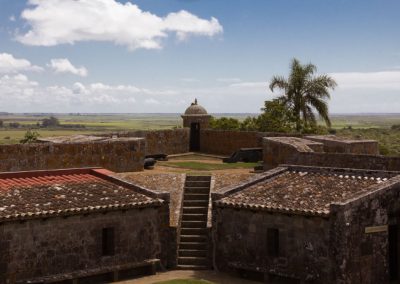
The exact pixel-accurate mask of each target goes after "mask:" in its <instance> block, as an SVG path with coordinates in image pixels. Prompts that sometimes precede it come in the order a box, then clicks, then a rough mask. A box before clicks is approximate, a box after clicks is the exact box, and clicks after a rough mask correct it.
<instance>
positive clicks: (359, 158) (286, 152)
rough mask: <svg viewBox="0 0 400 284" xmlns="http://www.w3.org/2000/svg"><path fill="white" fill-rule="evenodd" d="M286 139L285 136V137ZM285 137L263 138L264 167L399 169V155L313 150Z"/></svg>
mask: <svg viewBox="0 0 400 284" xmlns="http://www.w3.org/2000/svg"><path fill="white" fill-rule="evenodd" d="M285 139H286V138H285ZM285 139H279V138H278V139H274V138H268V137H266V138H263V161H264V169H266V170H268V169H271V168H274V167H277V166H278V165H281V164H292V165H305V166H317V167H336V168H354V169H371V170H386V171H399V170H400V157H385V156H379V155H362V154H347V153H324V152H315V151H313V149H307V148H301V147H300V148H299V147H295V145H293V143H290V142H288V141H285Z"/></svg>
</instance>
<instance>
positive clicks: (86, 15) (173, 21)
mask: <svg viewBox="0 0 400 284" xmlns="http://www.w3.org/2000/svg"><path fill="white" fill-rule="evenodd" d="M29 4H30V6H31V7H29V8H27V9H25V10H24V11H23V12H22V15H21V17H22V18H23V19H24V20H26V21H27V22H28V24H29V25H30V30H29V31H27V32H26V33H25V34H18V35H17V36H16V39H17V40H18V41H20V42H21V43H24V44H27V45H39V46H54V45H58V44H73V43H75V42H80V41H108V42H113V43H114V44H117V45H124V46H127V47H128V48H129V49H130V50H135V49H138V48H145V49H160V48H162V45H161V40H162V39H163V38H166V37H168V33H169V32H173V33H176V36H177V37H178V39H180V40H183V39H186V38H187V37H188V36H190V35H200V36H209V37H212V36H214V35H217V34H219V33H222V31H223V28H222V26H221V25H220V23H219V22H218V20H217V19H215V18H213V17H212V18H211V19H210V20H205V19H201V18H199V17H197V16H196V15H193V14H191V13H189V12H187V11H183V10H182V11H179V12H177V13H170V14H168V15H167V16H166V17H159V16H157V15H155V14H152V13H150V12H145V11H142V10H141V9H140V8H139V7H138V6H137V5H134V4H132V3H130V2H127V3H125V4H123V3H119V2H117V1H115V0H90V1H88V0H76V1H65V0H46V1H45V0H30V1H29Z"/></svg>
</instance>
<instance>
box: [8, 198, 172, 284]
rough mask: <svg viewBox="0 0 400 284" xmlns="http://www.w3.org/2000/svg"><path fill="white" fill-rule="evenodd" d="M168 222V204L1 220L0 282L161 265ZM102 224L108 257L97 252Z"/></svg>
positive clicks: (99, 251) (165, 249) (100, 251)
mask: <svg viewBox="0 0 400 284" xmlns="http://www.w3.org/2000/svg"><path fill="white" fill-rule="evenodd" d="M164 207H165V208H164ZM164 213H166V214H164ZM168 222H169V220H168V205H162V206H160V207H147V208H141V209H129V210H127V211H124V212H123V211H120V210H116V211H109V212H107V213H91V214H85V215H73V216H69V217H53V218H47V219H32V220H27V221H24V222H5V223H3V224H1V229H0V283H9V282H7V281H13V280H17V281H18V280H24V279H30V278H35V277H42V276H49V275H55V274H66V273H70V272H73V271H78V270H82V269H97V268H98V269H100V270H101V268H106V267H109V266H118V265H125V264H133V263H140V262H143V261H144V260H149V259H155V258H158V259H161V262H162V263H163V264H164V265H165V264H166V261H167V259H166V258H167V257H168V256H167V252H168V244H167V241H168V242H169V241H173V240H171V239H169V237H168V235H166V234H168V231H167V230H168ZM106 227H114V232H115V254H114V255H113V256H102V229H103V228H106ZM6 279H8V280H6Z"/></svg>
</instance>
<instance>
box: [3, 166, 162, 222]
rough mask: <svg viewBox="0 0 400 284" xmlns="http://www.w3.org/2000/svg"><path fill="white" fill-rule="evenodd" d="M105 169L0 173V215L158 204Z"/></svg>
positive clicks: (159, 201)
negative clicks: (111, 177)
mask: <svg viewBox="0 0 400 284" xmlns="http://www.w3.org/2000/svg"><path fill="white" fill-rule="evenodd" d="M109 173H112V172H109V171H107V170H91V171H90V170H87V171H82V170H76V171H64V172H62V171H61V172H60V171H50V172H46V171H43V172H23V173H14V174H0V219H15V218H21V217H27V216H28V217H32V216H39V215H40V216H42V215H49V214H59V213H66V212H69V213H78V212H81V211H92V210H104V209H107V208H114V209H115V208H128V207H135V206H139V207H142V206H148V205H151V204H153V205H156V204H160V203H161V200H159V199H156V198H152V197H149V196H146V195H144V194H141V193H138V192H136V191H135V190H133V189H132V188H131V187H129V186H124V185H123V184H120V183H118V184H117V183H114V182H112V181H110V180H109V179H107V178H105V177H107V175H108V174H109Z"/></svg>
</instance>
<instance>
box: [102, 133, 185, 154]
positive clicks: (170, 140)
mask: <svg viewBox="0 0 400 284" xmlns="http://www.w3.org/2000/svg"><path fill="white" fill-rule="evenodd" d="M98 136H108V137H113V136H117V137H141V138H145V139H146V155H152V154H168V155H171V154H180V153H187V152H189V138H190V130H189V129H188V128H180V129H168V130H143V131H127V132H115V133H109V134H98Z"/></svg>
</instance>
